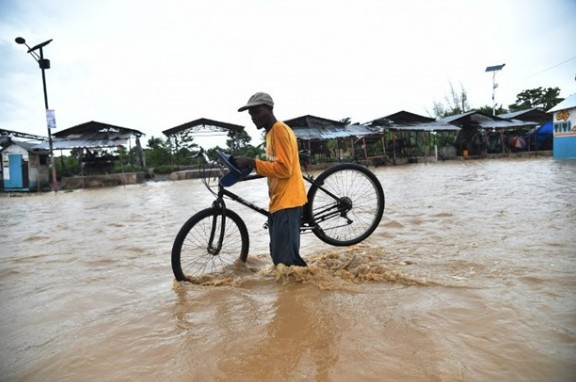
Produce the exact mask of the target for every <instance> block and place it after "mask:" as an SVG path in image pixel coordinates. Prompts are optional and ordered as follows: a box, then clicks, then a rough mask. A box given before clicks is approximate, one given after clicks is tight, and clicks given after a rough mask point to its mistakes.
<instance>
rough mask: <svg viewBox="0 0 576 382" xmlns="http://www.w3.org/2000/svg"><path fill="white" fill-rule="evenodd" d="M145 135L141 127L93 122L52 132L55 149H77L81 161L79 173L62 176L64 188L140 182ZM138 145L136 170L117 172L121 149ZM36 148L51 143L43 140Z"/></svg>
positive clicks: (143, 164) (143, 162) (141, 180)
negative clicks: (115, 172) (141, 140)
mask: <svg viewBox="0 0 576 382" xmlns="http://www.w3.org/2000/svg"><path fill="white" fill-rule="evenodd" d="M143 135H145V134H144V133H142V132H141V131H139V130H135V129H129V128H126V127H121V126H116V125H112V124H108V123H102V122H96V121H90V122H86V123H82V124H79V125H76V126H73V127H70V128H68V129H64V130H61V131H59V132H57V133H54V134H53V139H52V149H53V150H74V151H76V152H77V153H78V160H79V161H80V174H74V176H63V177H62V188H83V187H102V186H110V185H121V184H132V183H141V182H143V181H144V173H143V171H145V169H146V163H145V161H144V153H143V150H142V146H141V144H140V137H142V136H143ZM133 147H134V148H135V152H136V162H137V163H136V165H137V167H138V168H139V169H140V171H137V172H131V171H128V172H124V171H122V174H114V163H115V162H117V161H120V164H121V166H122V168H123V166H124V163H123V162H122V160H121V158H120V156H119V155H118V153H117V151H118V149H119V148H122V149H126V150H130V149H132V148H133ZM34 149H42V150H48V149H49V142H42V143H40V144H38V145H36V146H34Z"/></svg>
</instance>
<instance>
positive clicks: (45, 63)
mask: <svg viewBox="0 0 576 382" xmlns="http://www.w3.org/2000/svg"><path fill="white" fill-rule="evenodd" d="M15 41H16V43H17V44H24V45H26V47H27V48H28V53H30V55H31V56H32V57H33V58H34V60H36V62H38V65H39V66H40V70H42V86H43V89H44V106H45V109H46V121H47V122H46V124H47V127H48V145H49V148H50V168H51V172H52V187H53V189H54V192H58V179H57V178H56V166H54V151H53V150H52V132H51V131H50V128H51V126H50V125H51V123H49V122H48V120H49V119H52V116H51V115H50V114H51V112H50V111H49V109H48V93H47V92H46V73H45V72H44V71H45V69H50V60H48V59H46V58H44V51H43V48H44V47H45V46H46V45H48V44H50V43H51V42H52V39H50V40H47V41H44V42H42V43H40V44H38V45H35V46H33V47H32V48H30V47H29V46H28V44H26V40H25V39H24V38H22V37H16V40H15ZM36 51H39V52H40V54H38V53H37V52H36Z"/></svg>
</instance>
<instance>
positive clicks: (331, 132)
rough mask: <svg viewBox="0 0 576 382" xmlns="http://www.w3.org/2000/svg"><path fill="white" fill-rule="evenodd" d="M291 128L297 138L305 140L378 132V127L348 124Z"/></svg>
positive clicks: (374, 133) (360, 135)
mask: <svg viewBox="0 0 576 382" xmlns="http://www.w3.org/2000/svg"><path fill="white" fill-rule="evenodd" d="M292 130H293V131H294V134H295V135H296V137H297V138H298V139H302V140H305V141H311V140H327V139H339V138H350V137H364V136H367V135H376V134H379V133H380V130H379V129H376V128H371V127H368V126H365V125H358V124H354V125H348V126H343V127H341V126H329V127H328V126H327V127H320V128H319V127H304V126H292Z"/></svg>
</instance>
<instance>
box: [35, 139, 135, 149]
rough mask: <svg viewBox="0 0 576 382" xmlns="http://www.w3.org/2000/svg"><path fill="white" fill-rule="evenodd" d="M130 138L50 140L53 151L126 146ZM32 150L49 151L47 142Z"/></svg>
mask: <svg viewBox="0 0 576 382" xmlns="http://www.w3.org/2000/svg"><path fill="white" fill-rule="evenodd" d="M129 138H130V137H122V136H117V137H114V138H113V139H88V140H84V139H58V138H55V139H53V140H52V149H54V150H72V149H82V148H86V149H91V148H102V147H118V146H127V145H128V142H129V140H130V139H129ZM33 149H34V150H39V149H44V150H47V149H49V143H48V142H42V143H40V144H37V145H35V146H34V147H33Z"/></svg>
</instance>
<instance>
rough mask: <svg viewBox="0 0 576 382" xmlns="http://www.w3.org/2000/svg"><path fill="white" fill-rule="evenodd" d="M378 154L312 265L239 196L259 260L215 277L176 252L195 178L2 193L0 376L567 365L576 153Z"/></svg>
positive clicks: (530, 377) (504, 372)
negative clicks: (365, 189) (373, 201)
mask: <svg viewBox="0 0 576 382" xmlns="http://www.w3.org/2000/svg"><path fill="white" fill-rule="evenodd" d="M374 172H375V173H376V175H377V176H378V178H379V179H380V180H381V181H382V184H383V186H384V189H385V192H386V210H385V213H384V217H383V220H382V222H381V224H380V227H379V228H378V229H377V231H376V232H375V233H374V234H373V235H372V236H371V237H370V238H369V239H368V240H366V241H365V242H363V243H361V244H359V245H357V246H354V247H347V248H336V247H330V246H328V245H326V244H323V243H322V242H320V241H319V240H318V239H316V238H315V237H314V236H313V235H311V234H310V235H304V236H303V243H302V255H303V256H304V258H305V259H306V260H307V261H308V262H309V264H310V267H309V268H308V269H306V270H294V269H291V268H284V269H282V268H281V269H276V270H275V269H273V268H272V267H271V261H270V259H269V257H268V253H267V252H266V249H267V245H268V237H267V232H266V231H265V230H264V229H263V228H262V224H263V223H264V221H265V219H264V218H263V217H262V216H261V215H258V214H256V213H253V212H251V211H250V210H248V209H246V208H245V207H242V206H239V205H237V204H235V203H233V202H230V203H229V207H230V208H232V209H234V210H235V211H236V212H238V213H239V214H240V215H241V216H242V217H243V218H244V219H245V220H246V222H247V225H248V229H249V232H250V240H251V251H250V256H249V261H248V264H247V266H246V268H245V269H239V270H236V271H235V273H233V274H227V275H222V276H218V277H214V278H212V279H210V280H208V281H207V282H206V284H204V285H194V284H190V283H181V284H179V283H175V282H174V280H173V275H172V271H171V268H170V250H171V246H172V241H173V239H174V237H175V236H176V233H177V232H178V230H179V229H180V226H181V225H182V224H183V223H184V221H185V220H186V219H187V218H188V217H189V216H190V215H192V214H193V213H194V212H196V211H198V210H200V209H202V208H204V207H207V206H208V205H209V204H210V202H211V195H210V194H209V193H208V192H207V190H206V189H205V188H204V186H203V185H202V183H201V182H200V181H198V180H186V181H178V182H149V183H146V184H142V185H135V186H127V187H117V188H109V189H100V190H79V191H74V192H59V193H57V194H54V193H48V194H39V195H31V196H22V197H2V198H0V244H1V247H0V309H1V310H0V338H1V341H2V345H1V347H0V380H2V381H85V380H99V381H100V380H105V381H132V380H139V381H382V380H390V381H495V380H498V381H574V380H575V378H576V377H575V376H576V228H575V223H576V161H556V160H553V159H551V158H533V159H503V160H478V161H474V160H470V161H453V162H443V163H440V162H439V163H431V164H414V165H408V166H399V167H379V168H375V169H374ZM234 189H236V190H238V191H239V192H241V193H242V194H243V195H248V196H247V198H248V199H249V200H252V201H255V202H258V203H261V204H264V205H265V203H266V192H265V184H264V183H263V180H257V181H252V182H247V183H245V184H240V185H237V186H234Z"/></svg>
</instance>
